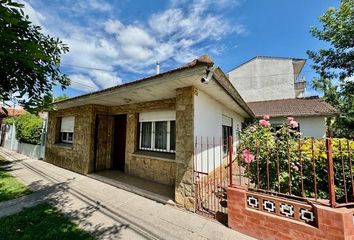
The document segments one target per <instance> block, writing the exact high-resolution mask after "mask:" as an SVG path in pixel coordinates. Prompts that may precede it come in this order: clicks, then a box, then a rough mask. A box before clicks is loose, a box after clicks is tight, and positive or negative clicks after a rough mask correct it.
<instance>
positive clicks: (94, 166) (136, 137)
mask: <svg viewBox="0 0 354 240" xmlns="http://www.w3.org/2000/svg"><path fill="white" fill-rule="evenodd" d="M55 105H56V110H54V111H51V112H49V116H48V135H47V142H46V152H45V160H46V161H48V162H50V163H53V164H55V165H58V166H61V167H64V168H67V169H70V170H72V171H75V172H78V173H81V174H90V173H94V172H99V171H102V170H107V169H118V170H120V171H121V172H124V173H125V174H129V175H131V176H137V177H139V178H142V179H146V180H150V181H155V182H158V183H161V184H164V185H166V186H170V187H171V188H173V189H174V193H175V194H174V195H175V197H174V198H175V202H176V204H177V205H178V206H180V207H184V208H186V209H189V210H192V211H193V210H194V208H195V192H194V184H193V180H194V179H193V170H195V169H194V166H193V165H194V162H193V159H194V157H196V156H195V155H196V154H200V153H195V152H194V150H195V149H194V144H195V141H196V138H197V137H200V136H203V137H207V136H209V137H216V138H222V139H223V142H226V139H227V137H228V136H229V135H232V136H233V137H234V141H237V137H236V135H237V131H239V130H240V128H241V125H242V123H243V122H244V120H245V119H246V118H250V117H253V116H254V114H253V112H252V111H251V110H250V108H249V107H248V106H247V104H246V103H245V102H244V100H243V99H242V98H241V96H240V95H239V94H238V92H237V91H236V89H235V88H234V86H233V85H232V84H231V83H230V81H229V80H228V78H227V76H226V75H225V74H224V73H223V72H222V70H221V69H220V68H213V62H212V61H211V60H210V58H209V57H208V56H206V55H204V56H202V57H200V58H198V59H196V60H194V61H192V62H190V63H188V64H186V65H184V66H182V67H180V68H177V69H173V70H171V71H168V72H164V73H161V74H156V75H154V76H150V77H147V78H144V79H140V80H137V81H134V82H129V83H126V84H122V85H119V86H115V87H111V88H108V89H104V90H101V91H97V92H94V93H90V94H86V95H82V96H78V97H74V98H71V99H68V100H64V101H61V102H58V103H56V104H55ZM216 148H217V151H219V152H220V155H222V154H221V151H223V150H224V149H223V148H222V146H221V145H219V146H216ZM224 154H225V153H224ZM200 171H203V167H201V169H200Z"/></svg>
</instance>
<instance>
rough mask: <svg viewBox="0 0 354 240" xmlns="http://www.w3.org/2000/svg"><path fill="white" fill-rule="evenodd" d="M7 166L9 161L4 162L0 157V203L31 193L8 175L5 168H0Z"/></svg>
mask: <svg viewBox="0 0 354 240" xmlns="http://www.w3.org/2000/svg"><path fill="white" fill-rule="evenodd" d="M8 164H11V161H8V160H6V159H5V158H4V157H3V156H1V155H0V202H2V201H7V200H10V199H14V198H18V197H21V196H23V195H26V194H29V193H31V191H30V190H28V189H27V188H26V186H25V185H23V184H22V183H21V182H19V181H18V180H17V179H16V178H15V177H14V176H12V175H11V174H10V173H8V170H6V168H1V166H4V165H8Z"/></svg>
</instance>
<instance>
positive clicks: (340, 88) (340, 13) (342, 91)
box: [307, 0, 354, 138]
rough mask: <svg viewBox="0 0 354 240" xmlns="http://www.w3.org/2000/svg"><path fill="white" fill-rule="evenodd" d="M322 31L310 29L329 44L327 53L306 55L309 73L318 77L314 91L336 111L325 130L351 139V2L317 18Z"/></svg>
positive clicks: (353, 82) (353, 21) (353, 102)
mask: <svg viewBox="0 0 354 240" xmlns="http://www.w3.org/2000/svg"><path fill="white" fill-rule="evenodd" d="M319 21H320V22H321V23H322V28H321V29H318V28H315V27H312V28H311V30H310V32H311V34H312V35H313V36H314V37H316V38H318V39H319V40H322V41H326V42H328V43H329V44H330V46H329V48H328V49H320V50H318V51H307V54H308V55H309V57H310V58H311V59H312V60H313V62H314V65H313V66H312V67H313V69H315V70H316V72H317V73H318V74H319V79H315V80H314V88H315V89H316V90H320V91H322V92H323V93H324V99H325V100H326V101H327V102H328V103H330V104H332V105H333V106H334V107H336V108H337V109H338V110H339V111H340V112H341V115H340V117H337V118H336V119H335V120H334V121H332V120H329V121H328V122H327V126H328V127H329V128H331V129H330V130H332V131H333V132H334V135H336V136H340V137H342V136H343V137H350V138H353V137H354V97H353V96H354V87H353V85H354V79H353V76H354V1H353V0H342V1H341V4H340V7H339V8H338V9H335V8H333V7H332V8H329V9H328V10H327V11H326V12H325V13H324V14H323V15H322V16H320V17H319Z"/></svg>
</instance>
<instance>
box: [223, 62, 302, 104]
mask: <svg viewBox="0 0 354 240" xmlns="http://www.w3.org/2000/svg"><path fill="white" fill-rule="evenodd" d="M228 74H229V79H230V81H231V83H232V84H233V85H234V87H235V88H236V89H237V91H238V92H239V93H240V95H241V96H242V98H243V99H244V100H245V101H246V102H257V101H266V100H273V99H286V98H295V90H294V78H295V76H294V68H293V62H292V60H291V59H281V60H279V59H261V58H260V59H254V60H252V61H250V62H248V63H245V64H244V65H242V66H240V67H238V68H236V69H234V70H231V71H230V72H229V73H228Z"/></svg>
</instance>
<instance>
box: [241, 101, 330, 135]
mask: <svg viewBox="0 0 354 240" xmlns="http://www.w3.org/2000/svg"><path fill="white" fill-rule="evenodd" d="M248 106H249V107H250V108H251V109H252V111H253V112H254V114H255V115H256V117H257V118H262V117H263V116H264V115H269V116H271V118H270V122H271V124H272V125H273V126H274V127H275V128H277V126H280V125H282V124H283V123H284V122H286V118H287V117H288V116H292V117H294V118H295V120H296V121H297V122H298V123H299V130H300V131H301V133H302V134H303V136H304V137H315V138H322V137H325V136H326V117H328V116H333V115H336V114H337V110H336V109H335V108H334V107H332V106H331V105H330V104H328V103H326V102H325V101H324V100H322V99H320V98H319V97H304V98H292V99H280V100H269V101H260V102H249V103H248Z"/></svg>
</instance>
